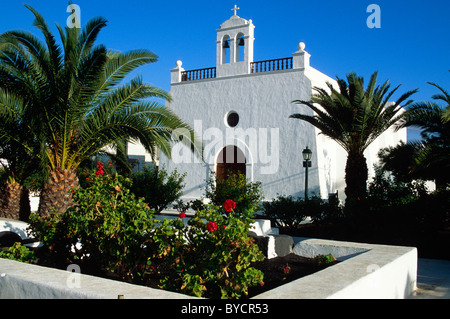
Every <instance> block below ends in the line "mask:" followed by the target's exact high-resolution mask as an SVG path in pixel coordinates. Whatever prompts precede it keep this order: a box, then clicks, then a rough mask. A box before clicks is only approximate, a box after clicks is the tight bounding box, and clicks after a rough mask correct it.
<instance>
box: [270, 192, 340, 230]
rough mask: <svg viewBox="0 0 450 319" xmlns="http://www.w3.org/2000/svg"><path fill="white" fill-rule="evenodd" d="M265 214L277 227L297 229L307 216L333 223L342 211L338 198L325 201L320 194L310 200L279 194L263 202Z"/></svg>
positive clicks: (318, 220) (316, 220)
mask: <svg viewBox="0 0 450 319" xmlns="http://www.w3.org/2000/svg"><path fill="white" fill-rule="evenodd" d="M263 207H264V214H265V215H266V216H267V217H268V218H270V219H271V220H273V221H274V222H275V226H277V227H286V228H289V229H291V230H295V229H297V228H298V227H299V226H300V223H301V222H302V221H304V220H305V219H306V218H307V217H311V219H312V221H313V222H314V223H322V224H326V223H331V222H334V221H336V220H339V219H340V218H341V215H342V212H341V208H340V206H339V202H338V201H337V200H334V201H331V200H330V201H325V200H323V199H321V198H320V197H318V196H312V197H310V198H309V199H308V200H306V201H305V200H304V199H302V198H297V199H294V198H293V197H292V196H290V195H289V196H285V195H278V196H277V198H274V199H273V200H272V201H271V202H265V203H264V204H263Z"/></svg>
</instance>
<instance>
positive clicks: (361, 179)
mask: <svg viewBox="0 0 450 319" xmlns="http://www.w3.org/2000/svg"><path fill="white" fill-rule="evenodd" d="M367 178H368V172H367V161H366V158H365V157H364V154H363V153H361V152H349V153H348V156H347V164H346V166H345V183H346V185H347V186H346V188H345V195H346V196H347V200H349V199H350V200H353V199H361V198H363V197H364V196H365V195H366V193H367Z"/></svg>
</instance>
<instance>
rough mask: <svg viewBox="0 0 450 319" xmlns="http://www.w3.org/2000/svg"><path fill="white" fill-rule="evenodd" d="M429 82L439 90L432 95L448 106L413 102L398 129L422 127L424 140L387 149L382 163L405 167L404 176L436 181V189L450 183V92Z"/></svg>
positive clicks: (389, 165) (391, 166)
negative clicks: (449, 115)
mask: <svg viewBox="0 0 450 319" xmlns="http://www.w3.org/2000/svg"><path fill="white" fill-rule="evenodd" d="M427 83H428V84H430V85H432V86H434V87H436V88H437V89H439V90H440V93H438V94H434V95H433V96H432V97H431V98H432V99H433V100H435V101H442V102H444V103H445V104H446V105H444V106H441V105H439V104H438V103H436V102H434V101H433V102H418V103H413V104H411V105H410V107H408V109H407V110H406V112H405V113H404V114H403V117H402V119H401V121H400V122H399V123H398V125H397V126H396V128H397V129H401V128H404V127H409V126H416V127H419V128H420V129H421V136H422V140H421V141H412V142H409V143H407V144H403V145H399V146H397V147H396V148H393V149H390V150H386V151H385V152H384V154H382V155H383V156H382V162H383V165H384V167H385V168H387V169H389V168H391V169H393V170H396V171H399V170H401V168H399V167H401V166H403V167H406V171H405V172H404V173H403V175H404V176H405V177H409V178H421V179H424V180H434V181H435V182H436V186H437V188H445V187H446V186H447V185H448V183H449V182H450V162H449V160H448V159H449V158H450V121H449V117H448V114H450V94H449V93H448V92H447V91H446V90H445V89H444V88H442V87H441V86H439V85H437V84H435V83H432V82H427ZM405 154H407V155H405ZM402 156H403V159H402V158H401V157H402ZM403 170H405V168H403Z"/></svg>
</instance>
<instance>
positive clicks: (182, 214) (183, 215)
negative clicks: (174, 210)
mask: <svg viewBox="0 0 450 319" xmlns="http://www.w3.org/2000/svg"><path fill="white" fill-rule="evenodd" d="M178 217H180V218H183V217H186V214H185V212H181V213H180V214H179V215H178Z"/></svg>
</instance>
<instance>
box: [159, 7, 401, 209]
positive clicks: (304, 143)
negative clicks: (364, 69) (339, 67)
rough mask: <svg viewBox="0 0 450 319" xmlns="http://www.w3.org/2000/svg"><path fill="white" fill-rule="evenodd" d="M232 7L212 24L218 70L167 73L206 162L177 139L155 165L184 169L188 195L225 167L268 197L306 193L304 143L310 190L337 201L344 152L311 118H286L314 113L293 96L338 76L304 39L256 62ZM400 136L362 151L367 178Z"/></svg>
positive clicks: (245, 25)
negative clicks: (281, 54) (318, 63)
mask: <svg viewBox="0 0 450 319" xmlns="http://www.w3.org/2000/svg"><path fill="white" fill-rule="evenodd" d="M237 9H238V8H236V7H235V9H233V10H234V15H233V16H231V18H230V19H228V20H227V21H225V22H223V23H222V24H221V25H220V27H219V29H217V38H216V66H215V67H210V68H204V69H198V70H185V69H184V68H183V64H182V62H181V61H177V63H176V67H175V68H174V69H172V70H171V71H170V72H171V89H170V95H171V96H172V99H173V101H172V102H170V103H168V104H167V106H168V107H170V108H171V109H172V110H173V111H174V112H175V113H176V114H177V115H178V116H180V117H181V118H182V119H183V120H185V121H186V122H187V123H189V124H190V125H191V126H192V127H193V128H194V130H195V131H196V133H197V137H198V138H199V139H201V141H202V145H203V148H204V158H203V161H201V160H200V159H198V158H196V157H195V156H194V155H193V154H192V152H191V151H190V150H189V149H188V148H187V147H186V146H184V145H183V144H182V143H179V144H176V145H174V147H173V150H172V159H171V160H169V159H167V158H166V157H165V156H164V155H161V158H160V165H165V166H166V168H167V169H169V170H173V169H177V170H178V171H179V172H186V173H187V176H186V179H185V182H186V187H185V195H184V198H186V199H187V200H189V199H193V198H199V197H201V196H202V195H203V194H204V187H205V186H206V181H207V180H208V178H210V176H211V175H210V174H211V173H212V172H213V173H215V174H216V175H217V178H226V175H227V172H229V171H239V172H241V173H244V174H245V175H246V176H247V178H248V179H250V180H251V181H255V182H256V181H259V182H261V183H262V187H263V192H264V196H265V199H266V200H271V199H272V198H275V197H276V196H277V194H283V195H292V196H294V197H303V196H304V190H305V168H304V167H303V157H302V151H303V150H304V149H305V148H306V147H308V148H309V149H310V150H311V151H312V157H311V167H309V170H308V180H309V183H308V184H309V186H308V190H309V194H310V195H312V194H315V195H318V196H320V197H322V198H328V196H329V194H335V193H336V192H338V193H339V198H341V199H342V198H343V196H344V189H345V182H344V174H345V173H344V171H345V163H346V153H345V151H344V150H343V149H342V148H341V147H340V146H339V145H338V144H337V143H336V142H334V141H333V140H331V139H329V138H327V137H325V136H324V135H321V134H319V133H320V132H319V131H318V130H317V129H316V128H315V127H313V126H312V125H310V124H309V123H307V122H304V121H300V120H296V119H291V118H289V116H290V115H291V114H294V113H305V114H311V115H312V110H310V109H309V108H308V107H306V106H304V105H298V104H294V103H292V101H293V100H298V99H300V100H309V99H310V96H311V94H313V93H314V91H313V87H323V88H325V87H326V82H330V83H336V82H335V80H334V79H332V78H330V77H329V76H327V75H325V74H323V73H322V72H320V71H318V70H316V69H314V68H313V67H311V66H310V54H309V53H308V52H306V51H305V44H304V43H299V44H298V46H297V49H296V50H295V52H294V53H292V54H291V55H290V56H289V57H286V58H281V59H273V60H265V61H254V60H253V53H254V52H253V44H254V41H255V38H254V30H255V26H254V25H253V22H252V20H246V19H243V18H241V17H239V16H238V15H237V14H236V10H237ZM293 51H294V50H293ZM179 133H180V134H183V132H179ZM400 140H404V141H406V129H404V130H401V131H399V132H394V131H393V130H388V131H387V132H385V133H384V134H383V135H381V136H380V137H379V138H378V139H377V140H376V141H375V142H374V143H373V144H372V145H371V146H370V147H369V148H368V149H367V150H366V153H365V155H366V157H367V163H368V167H369V170H370V172H369V176H370V175H371V174H373V172H372V166H373V164H374V163H376V162H377V152H378V150H379V149H380V148H381V147H386V146H389V145H395V144H397V143H398V142H399V141H400Z"/></svg>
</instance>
